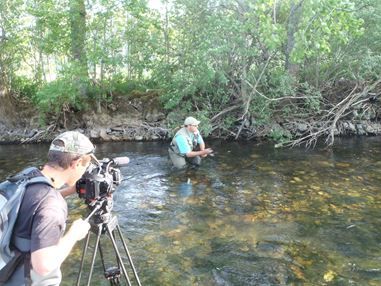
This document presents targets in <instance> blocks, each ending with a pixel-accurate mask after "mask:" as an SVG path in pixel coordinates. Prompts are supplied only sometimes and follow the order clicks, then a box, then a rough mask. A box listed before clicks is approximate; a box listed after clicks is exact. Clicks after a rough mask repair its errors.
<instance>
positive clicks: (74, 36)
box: [70, 0, 89, 97]
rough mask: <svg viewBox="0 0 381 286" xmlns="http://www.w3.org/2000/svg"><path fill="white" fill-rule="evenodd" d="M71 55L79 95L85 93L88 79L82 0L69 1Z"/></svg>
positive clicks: (84, 18)
mask: <svg viewBox="0 0 381 286" xmlns="http://www.w3.org/2000/svg"><path fill="white" fill-rule="evenodd" d="M70 24H71V25H70V27H71V55H72V59H73V61H74V63H75V64H76V67H77V69H76V74H75V77H76V82H77V84H78V89H79V92H80V95H81V96H83V97H85V96H86V93H87V89H86V84H85V81H87V80H88V79H89V74H88V68H87V57H86V8H85V2H84V0H71V1H70Z"/></svg>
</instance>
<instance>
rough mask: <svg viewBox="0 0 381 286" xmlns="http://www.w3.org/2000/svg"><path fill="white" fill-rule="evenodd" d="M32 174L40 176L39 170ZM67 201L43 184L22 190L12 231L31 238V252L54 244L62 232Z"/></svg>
mask: <svg viewBox="0 0 381 286" xmlns="http://www.w3.org/2000/svg"><path fill="white" fill-rule="evenodd" d="M36 175H39V176H43V175H42V173H41V172H39V171H38V172H36ZM66 219H67V204H66V201H65V199H64V198H63V197H62V195H61V194H60V193H59V192H58V191H57V190H56V189H54V188H52V187H50V186H48V185H46V184H34V185H31V186H29V187H28V188H27V189H26V190H25V195H24V199H23V201H22V203H21V206H20V211H19V214H18V218H17V221H16V224H15V228H14V231H13V235H16V236H18V237H22V238H26V239H30V240H31V252H33V251H36V250H39V249H42V248H45V247H49V246H53V245H56V244H57V243H58V241H59V240H60V238H61V237H62V235H63V233H64V232H65V226H66Z"/></svg>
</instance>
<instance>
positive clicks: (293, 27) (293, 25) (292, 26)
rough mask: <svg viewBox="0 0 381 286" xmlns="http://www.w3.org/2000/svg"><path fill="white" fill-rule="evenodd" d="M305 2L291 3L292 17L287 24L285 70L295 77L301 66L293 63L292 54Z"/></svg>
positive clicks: (290, 16)
mask: <svg viewBox="0 0 381 286" xmlns="http://www.w3.org/2000/svg"><path fill="white" fill-rule="evenodd" d="M302 8H303V0H301V1H299V3H297V4H295V1H293V0H291V2H290V15H289V17H288V23H287V45H286V50H285V56H286V61H285V69H286V70H287V71H288V72H289V73H290V74H291V75H293V76H295V75H296V74H297V72H298V69H299V66H298V65H296V64H294V63H292V62H291V59H290V57H291V53H292V50H293V49H294V45H295V33H296V31H297V30H298V25H299V21H300V17H301V15H302Z"/></svg>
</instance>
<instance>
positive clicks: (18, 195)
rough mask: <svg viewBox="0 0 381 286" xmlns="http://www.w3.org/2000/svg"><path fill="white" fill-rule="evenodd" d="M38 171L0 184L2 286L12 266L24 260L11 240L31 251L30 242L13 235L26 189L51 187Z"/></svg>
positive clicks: (25, 171)
mask: <svg viewBox="0 0 381 286" xmlns="http://www.w3.org/2000/svg"><path fill="white" fill-rule="evenodd" d="M37 171H38V169H37V168H35V167H29V168H27V169H25V170H23V171H21V172H20V173H18V174H16V175H14V176H12V177H9V178H7V180H6V181H4V182H2V183H0V285H1V283H3V282H5V281H7V280H8V278H9V277H10V276H11V275H12V273H13V271H14V270H15V269H14V267H12V266H10V264H12V265H18V264H19V262H20V259H23V258H22V257H21V255H20V253H19V252H18V251H16V250H13V249H12V248H11V247H10V245H11V240H12V243H13V244H15V245H16V247H17V248H19V249H22V251H24V252H25V251H27V252H29V251H30V240H28V239H18V238H13V237H12V233H13V228H14V225H15V222H16V220H17V215H18V212H19V210H20V205H21V202H22V200H23V198H24V193H25V190H26V188H27V187H28V186H30V185H32V184H41V183H43V184H47V185H49V186H51V182H50V181H49V180H48V179H47V178H45V177H44V176H37V177H36V172H37ZM11 262H12V263H11Z"/></svg>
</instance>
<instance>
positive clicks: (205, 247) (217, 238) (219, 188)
mask: <svg viewBox="0 0 381 286" xmlns="http://www.w3.org/2000/svg"><path fill="white" fill-rule="evenodd" d="M210 145H212V147H213V148H214V149H215V150H216V155H215V157H211V158H207V159H205V160H204V162H203V165H202V166H201V167H200V168H199V169H191V170H187V171H182V172H174V171H173V170H172V169H171V167H170V164H169V163H168V161H167V160H168V159H167V150H166V149H167V148H166V144H164V143H107V144H99V145H98V146H97V156H98V157H99V158H103V157H108V158H112V157H118V156H129V157H130V159H131V162H130V164H129V165H127V166H125V167H121V172H122V174H123V175H124V181H123V182H122V184H121V185H120V186H119V188H118V189H117V191H116V192H115V193H114V207H113V210H112V213H113V214H114V215H115V216H117V218H118V220H119V225H120V227H121V229H122V232H123V236H124V238H125V240H126V242H127V246H128V249H129V251H130V254H131V256H132V259H133V262H134V264H135V267H136V269H137V271H138V273H139V278H140V280H141V283H142V284H143V285H238V286H241V285H381V250H380V246H381V229H380V226H381V214H380V206H381V192H380V189H381V162H380V161H379V160H380V158H381V138H364V139H345V140H338V141H337V145H336V146H335V147H334V148H333V149H332V150H323V149H321V148H316V149H314V150H305V149H302V148H301V149H298V148H295V149H274V148H273V146H272V145H271V144H261V145H256V144H254V143H236V142H231V143H227V142H211V143H210ZM47 148H48V146H47V145H22V146H0V163H1V164H2V169H1V170H0V177H1V178H2V179H3V178H5V176H6V175H9V174H10V173H12V172H13V171H15V170H19V169H21V168H22V167H23V166H26V165H39V164H42V163H43V162H44V160H45V156H46V152H47ZM69 206H70V210H71V216H70V221H72V220H73V219H75V218H77V217H79V216H85V215H86V213H87V210H86V206H85V205H84V203H83V202H82V201H81V200H79V199H78V198H77V197H76V196H74V197H73V198H71V199H70V200H69ZM93 239H94V240H95V237H94V236H92V239H90V244H92V243H93V241H94V240H93ZM109 242H110V239H109V238H108V236H107V235H106V234H104V235H101V243H103V248H102V249H103V252H104V261H105V262H106V264H108V263H109V264H110V265H106V267H108V266H116V262H115V261H116V260H115V258H114V256H115V253H114V251H113V248H112V246H111V244H109ZM92 249H93V246H92V245H90V246H89V248H88V253H89V254H87V256H90V254H91V253H92ZM118 249H119V250H120V251H121V253H122V257H123V259H124V260H126V257H125V254H124V252H123V248H122V247H121V245H120V244H118ZM81 253H82V244H79V245H78V246H77V247H76V248H75V249H74V250H73V252H72V255H71V256H70V257H69V259H67V260H66V261H65V263H64V266H63V273H64V279H63V283H62V285H75V281H76V279H77V274H78V271H79V265H80V258H81ZM89 265H90V261H88V260H85V271H84V274H83V275H84V277H82V280H81V282H82V283H81V285H84V284H85V282H86V275H87V273H88V268H89ZM126 265H127V266H128V263H127V260H126ZM128 270H129V269H128ZM129 274H130V279H131V282H132V285H136V283H134V282H135V281H134V280H133V276H132V274H131V272H129ZM122 282H123V283H124V280H123V279H122ZM91 285H110V284H109V282H108V281H107V280H106V279H105V278H104V277H103V267H102V263H101V260H100V255H97V258H96V261H95V267H94V271H93V277H92V280H91ZM123 285H125V284H123Z"/></svg>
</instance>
